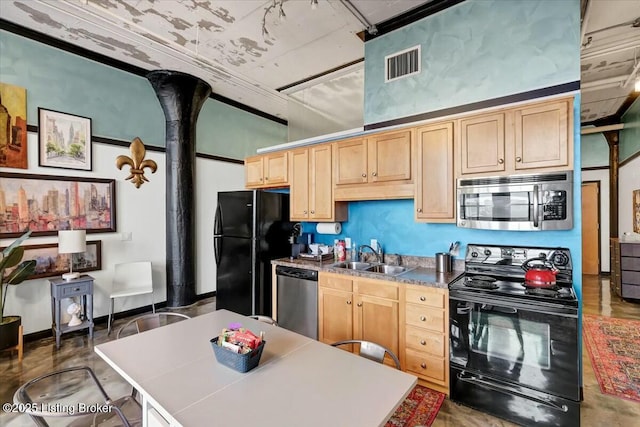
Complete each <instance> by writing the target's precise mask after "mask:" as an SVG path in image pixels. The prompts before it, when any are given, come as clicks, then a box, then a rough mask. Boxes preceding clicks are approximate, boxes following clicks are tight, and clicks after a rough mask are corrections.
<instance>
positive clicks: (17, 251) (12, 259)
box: [0, 246, 24, 271]
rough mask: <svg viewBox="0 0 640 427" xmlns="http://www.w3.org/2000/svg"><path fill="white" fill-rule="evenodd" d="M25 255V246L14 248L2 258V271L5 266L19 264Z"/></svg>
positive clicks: (0, 268)
mask: <svg viewBox="0 0 640 427" xmlns="http://www.w3.org/2000/svg"><path fill="white" fill-rule="evenodd" d="M3 253H4V252H3ZM23 255H24V248H23V247H22V246H18V247H14V248H12V249H11V250H10V251H9V253H8V254H6V255H5V256H4V258H2V260H0V271H4V269H5V268H11V267H14V266H16V265H18V263H19V262H20V261H21V260H22V256H23Z"/></svg>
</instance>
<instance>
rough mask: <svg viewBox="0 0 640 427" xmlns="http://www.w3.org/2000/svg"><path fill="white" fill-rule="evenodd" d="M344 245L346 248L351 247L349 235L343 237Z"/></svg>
mask: <svg viewBox="0 0 640 427" xmlns="http://www.w3.org/2000/svg"><path fill="white" fill-rule="evenodd" d="M344 245H345V246H346V248H347V249H351V237H345V238H344Z"/></svg>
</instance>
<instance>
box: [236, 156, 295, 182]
mask: <svg viewBox="0 0 640 427" xmlns="http://www.w3.org/2000/svg"><path fill="white" fill-rule="evenodd" d="M244 170H245V186H246V187H247V188H270V187H283V186H286V185H288V184H289V152H287V151H279V152H275V153H269V154H264V155H260V156H253V157H247V158H246V159H245V161H244Z"/></svg>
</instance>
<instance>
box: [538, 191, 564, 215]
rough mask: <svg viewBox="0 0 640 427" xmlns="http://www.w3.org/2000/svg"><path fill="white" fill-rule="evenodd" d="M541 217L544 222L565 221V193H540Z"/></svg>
mask: <svg viewBox="0 0 640 427" xmlns="http://www.w3.org/2000/svg"><path fill="white" fill-rule="evenodd" d="M542 209H543V210H542V217H543V219H544V220H563V219H567V192H566V191H556V190H546V191H544V192H543V193H542Z"/></svg>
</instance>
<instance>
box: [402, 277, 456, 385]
mask: <svg viewBox="0 0 640 427" xmlns="http://www.w3.org/2000/svg"><path fill="white" fill-rule="evenodd" d="M400 299H401V301H402V309H401V310H400V328H401V331H400V348H401V349H402V351H401V352H400V355H399V357H400V363H401V364H402V367H403V370H405V371H406V372H409V373H412V374H414V375H416V376H417V377H418V378H419V383H420V384H422V385H424V386H427V387H429V388H431V389H434V390H438V391H440V392H442V393H445V394H447V395H448V394H449V328H448V327H447V325H448V323H449V303H448V291H447V290H446V289H439V288H431V287H428V286H417V285H404V286H403V287H402V288H401V292H400Z"/></svg>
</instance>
